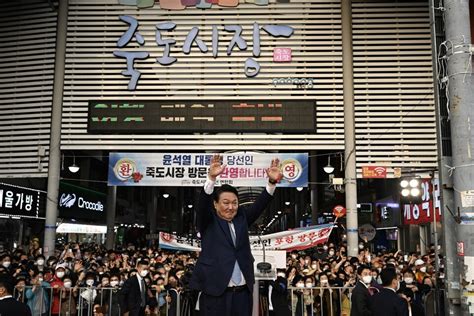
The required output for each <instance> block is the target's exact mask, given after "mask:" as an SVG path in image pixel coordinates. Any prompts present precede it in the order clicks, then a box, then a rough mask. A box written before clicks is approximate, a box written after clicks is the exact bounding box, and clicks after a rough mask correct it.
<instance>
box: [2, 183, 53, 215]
mask: <svg viewBox="0 0 474 316" xmlns="http://www.w3.org/2000/svg"><path fill="white" fill-rule="evenodd" d="M45 210H46V192H44V191H40V190H35V189H30V188H26V187H21V186H17V185H12V184H8V183H0V215H2V216H8V217H20V218H22V217H24V218H44V214H45Z"/></svg>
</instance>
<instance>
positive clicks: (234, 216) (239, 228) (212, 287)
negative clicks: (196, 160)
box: [190, 155, 282, 316]
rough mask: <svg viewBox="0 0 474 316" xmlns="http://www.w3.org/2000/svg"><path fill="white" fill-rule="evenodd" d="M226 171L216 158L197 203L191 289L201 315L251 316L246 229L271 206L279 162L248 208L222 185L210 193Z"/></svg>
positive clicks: (251, 278)
mask: <svg viewBox="0 0 474 316" xmlns="http://www.w3.org/2000/svg"><path fill="white" fill-rule="evenodd" d="M224 169H225V165H222V162H221V157H220V156H219V155H214V156H213V158H212V161H211V165H210V168H209V173H208V179H207V181H206V183H205V185H204V190H203V191H202V192H201V195H200V198H199V204H198V210H197V212H198V213H197V226H198V230H199V232H200V233H201V239H202V241H201V249H202V251H201V255H200V256H199V260H198V262H197V264H196V267H195V269H194V272H193V274H192V278H191V281H190V286H191V288H193V289H196V290H199V291H201V296H200V301H199V311H200V314H201V315H206V316H214V315H215V316H234V315H235V316H237V315H238V316H250V315H251V314H252V312H251V311H252V290H253V285H254V283H255V279H254V271H253V262H254V259H253V256H252V254H251V252H250V241H249V235H248V228H249V226H250V225H251V224H252V223H254V222H255V221H256V220H257V219H258V217H259V216H260V215H261V214H262V212H263V211H264V210H265V208H266V207H267V205H268V204H269V203H270V201H271V200H272V195H273V192H274V191H275V188H276V184H277V183H278V181H279V180H280V179H281V178H282V173H281V171H280V169H279V160H278V159H274V160H272V163H271V165H270V168H268V169H267V175H268V179H269V180H268V182H269V183H268V184H267V187H266V188H265V190H263V192H262V193H261V194H260V196H259V197H258V198H257V200H256V201H255V202H254V203H253V204H252V205H249V206H245V207H244V206H239V200H238V192H237V190H236V189H235V188H234V187H232V186H230V185H223V186H221V187H220V188H219V189H217V190H216V192H214V184H215V181H216V179H217V177H218V176H219V175H220V174H221V173H222V172H223V171H224ZM213 193H214V196H213V195H212V194H213ZM212 206H214V209H215V211H214V210H213V209H212Z"/></svg>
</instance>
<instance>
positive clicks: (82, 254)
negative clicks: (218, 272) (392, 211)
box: [0, 243, 443, 316]
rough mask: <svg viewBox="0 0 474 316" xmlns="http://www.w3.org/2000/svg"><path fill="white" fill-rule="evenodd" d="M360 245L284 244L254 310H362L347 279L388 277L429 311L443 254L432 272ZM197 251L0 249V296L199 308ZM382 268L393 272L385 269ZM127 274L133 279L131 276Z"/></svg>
mask: <svg viewBox="0 0 474 316" xmlns="http://www.w3.org/2000/svg"><path fill="white" fill-rule="evenodd" d="M359 248H360V251H359V255H358V256H357V257H348V256H347V251H346V245H345V244H344V243H341V244H339V245H335V244H333V243H328V244H325V245H319V246H317V247H314V248H311V249H307V250H306V251H298V252H297V251H294V252H289V253H288V258H287V269H286V270H278V271H277V276H276V279H275V280H274V281H266V282H262V283H261V284H260V303H261V304H260V306H261V307H260V308H261V312H269V313H270V314H274V315H304V316H311V315H334V316H336V315H346V316H349V315H362V314H358V309H361V308H360V306H359V305H360V304H359V303H360V302H359V301H358V300H359V298H356V295H352V294H351V292H352V290H353V288H354V286H356V285H357V283H358V282H360V283H361V284H364V285H365V286H366V288H367V289H368V293H369V295H370V296H372V295H375V294H376V293H377V292H380V291H381V289H383V288H384V287H387V286H388V284H386V283H387V282H388V281H387V278H390V277H392V279H393V280H389V281H390V282H392V281H393V282H392V285H393V288H394V290H395V292H396V293H397V294H398V295H399V296H400V297H401V298H403V300H404V301H405V302H407V304H406V305H407V309H408V311H409V313H410V314H406V315H412V316H418V315H434V306H435V304H434V302H435V294H434V293H435V292H434V291H433V288H434V286H435V285H436V282H442V280H443V266H442V261H441V266H440V267H441V269H440V271H439V272H438V274H437V277H435V270H434V267H435V264H434V260H435V257H434V253H429V254H427V255H423V256H421V255H419V254H417V253H410V254H403V253H401V252H380V253H372V252H370V251H369V250H368V249H367V248H366V246H365V245H364V244H362V243H361V244H360V245H359ZM198 256H199V253H192V252H176V251H165V250H162V249H159V248H156V247H145V248H136V247H135V246H133V245H129V246H128V247H124V248H117V249H115V250H106V249H105V248H104V247H103V246H101V245H98V244H77V243H70V244H66V245H64V246H61V247H58V248H57V249H56V251H55V255H54V256H50V257H49V258H45V257H44V256H43V255H42V253H41V248H40V247H30V249H28V250H26V251H25V250H22V249H15V250H12V251H5V250H4V252H3V253H0V304H1V302H2V301H4V300H2V298H5V297H10V295H11V296H12V298H13V299H15V300H16V301H19V302H23V303H24V304H26V305H27V306H28V308H29V310H30V311H31V314H32V315H50V314H51V315H121V314H123V313H125V312H130V315H134V313H133V311H134V309H136V308H137V306H135V305H136V304H138V308H140V306H142V307H143V306H144V307H145V314H148V315H177V314H178V309H179V314H180V315H198V310H199V303H198V301H199V293H195V291H192V290H191V289H190V288H189V280H190V277H191V275H192V272H193V269H194V265H195V263H196V261H197V260H198ZM386 270H390V271H392V272H393V274H390V275H389V276H387V272H386ZM393 276H394V277H393ZM133 278H135V279H137V280H138V282H130V280H132V279H133ZM440 280H441V281H440ZM136 284H138V285H139V286H135V287H134V285H136ZM438 286H442V284H438ZM356 288H357V286H356ZM351 299H352V302H351ZM356 299H357V301H356ZM178 301H179V303H178ZM0 306H1V305H0ZM362 310H363V308H362ZM2 315H3V314H2ZM7 315H8V314H7ZM14 315H15V316H20V315H21V314H19V313H15V314H14ZM364 315H370V314H364ZM373 315H376V314H373Z"/></svg>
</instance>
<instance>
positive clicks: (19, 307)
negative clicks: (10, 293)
mask: <svg viewBox="0 0 474 316" xmlns="http://www.w3.org/2000/svg"><path fill="white" fill-rule="evenodd" d="M0 315H1V316H31V311H30V308H29V307H28V306H27V305H26V304H23V303H22V302H18V301H17V300H15V299H14V298H13V297H9V298H5V299H3V300H0Z"/></svg>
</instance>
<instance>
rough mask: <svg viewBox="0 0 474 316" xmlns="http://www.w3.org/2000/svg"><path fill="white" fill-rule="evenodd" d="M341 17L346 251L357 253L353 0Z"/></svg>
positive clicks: (346, 1) (347, 1)
mask: <svg viewBox="0 0 474 316" xmlns="http://www.w3.org/2000/svg"><path fill="white" fill-rule="evenodd" d="M341 19H342V67H343V90H344V140H345V148H344V158H345V160H344V161H345V166H344V167H345V168H344V171H345V179H344V181H345V191H346V209H347V215H346V220H347V255H348V256H352V257H357V255H358V253H359V248H358V245H359V236H358V223H357V173H356V152H355V122H354V78H353V75H354V69H353V58H352V5H351V1H350V0H343V1H342V6H341Z"/></svg>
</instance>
